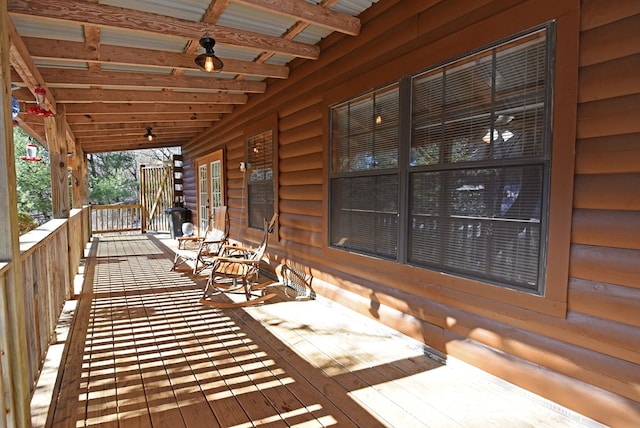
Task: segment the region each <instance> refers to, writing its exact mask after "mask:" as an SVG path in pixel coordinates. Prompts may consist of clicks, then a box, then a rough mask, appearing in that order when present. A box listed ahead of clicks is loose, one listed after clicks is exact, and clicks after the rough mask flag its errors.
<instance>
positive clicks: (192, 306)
mask: <svg viewBox="0 0 640 428" xmlns="http://www.w3.org/2000/svg"><path fill="white" fill-rule="evenodd" d="M94 239H95V240H94V243H93V246H92V254H91V256H90V258H89V260H88V261H87V268H86V275H85V285H84V290H83V292H82V294H81V296H80V298H79V303H78V306H77V309H76V313H75V319H74V322H73V326H72V331H71V333H70V338H69V340H68V343H67V345H66V346H67V348H66V352H65V354H66V361H64V362H63V369H64V370H63V371H62V372H61V377H59V380H58V382H59V385H60V388H59V392H58V399H57V402H56V403H54V407H53V408H52V409H51V411H50V412H49V418H48V425H49V426H54V427H75V426H101V427H127V426H135V427H151V426H154V427H155V426H168V427H171V428H178V427H249V426H269V427H272V426H283V427H284V426H294V425H304V426H311V427H319V426H341V427H342V426H361V427H376V426H397V427H420V426H424V427H427V426H430V427H461V426H467V427H469V426H477V427H485V426H509V427H524V426H536V427H543V426H548V427H552V426H553V427H559V426H577V425H578V424H577V423H576V420H575V418H573V417H569V416H568V415H566V414H561V413H558V412H556V411H554V409H553V408H552V406H550V405H548V404H546V403H545V402H544V401H543V400H542V399H536V400H532V399H531V397H530V396H529V395H528V394H514V388H515V387H511V386H508V385H507V384H505V383H504V382H501V381H497V380H495V379H494V378H492V377H490V376H489V375H485V374H483V373H481V372H479V371H478V370H475V369H473V368H471V367H469V366H467V365H465V364H463V363H459V362H456V363H455V364H451V363H450V364H448V365H447V366H444V365H442V364H440V363H439V362H437V361H434V360H433V359H431V358H429V356H427V355H426V353H425V350H426V348H425V347H424V346H422V345H421V344H419V343H417V342H415V341H413V340H411V339H408V338H406V337H404V336H402V335H400V334H398V333H396V332H394V331H392V330H389V329H387V328H385V327H383V326H381V325H380V324H378V323H376V322H374V321H371V320H369V319H367V318H364V317H361V316H360V315H358V314H355V313H353V312H350V311H349V310H347V309H344V308H341V307H339V306H338V305H335V304H332V303H331V302H329V301H327V300H325V299H321V298H320V299H318V300H315V301H281V302H275V303H273V304H268V305H263V306H260V307H251V308H244V309H228V310H220V309H213V308H211V307H205V306H202V305H199V304H198V303H197V302H198V299H199V297H200V294H201V292H202V289H203V286H204V284H203V283H204V280H202V279H195V278H193V277H192V276H190V275H187V274H185V273H178V272H172V271H170V268H171V265H172V256H171V253H170V251H169V250H168V249H167V248H165V247H164V246H163V245H162V244H160V243H159V241H158V240H157V239H156V238H154V237H150V236H145V235H127V236H118V237H100V238H94Z"/></svg>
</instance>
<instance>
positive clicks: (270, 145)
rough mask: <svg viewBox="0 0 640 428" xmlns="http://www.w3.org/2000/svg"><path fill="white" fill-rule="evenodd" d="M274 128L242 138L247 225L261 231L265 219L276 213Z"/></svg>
mask: <svg viewBox="0 0 640 428" xmlns="http://www.w3.org/2000/svg"><path fill="white" fill-rule="evenodd" d="M275 133H276V130H275V129H273V128H269V129H265V130H263V131H260V132H256V133H252V134H250V135H248V136H247V137H246V139H245V143H246V144H245V149H246V152H245V153H246V159H247V163H246V172H245V174H246V177H247V179H246V181H247V184H246V186H247V226H248V227H249V228H251V229H256V230H263V229H264V219H267V221H269V219H270V218H271V217H272V216H273V214H274V213H275V212H276V194H277V192H276V185H275V183H276V181H275V177H276V159H275V153H276V140H275Z"/></svg>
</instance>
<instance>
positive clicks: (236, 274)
mask: <svg viewBox="0 0 640 428" xmlns="http://www.w3.org/2000/svg"><path fill="white" fill-rule="evenodd" d="M277 218H278V214H274V215H273V217H272V218H271V221H270V222H269V223H267V220H266V219H265V221H264V237H263V238H262V242H261V243H260V245H259V246H258V247H257V248H256V249H253V250H252V249H246V248H242V247H236V246H233V245H226V246H225V249H224V251H223V253H221V255H220V256H219V257H216V258H215V259H214V260H213V264H212V269H211V273H210V274H209V279H208V280H207V286H206V287H205V289H204V292H203V294H202V297H201V298H200V303H201V304H203V305H208V306H213V307H216V308H233V307H240V306H249V305H255V304H257V303H261V302H264V301H266V300H269V299H271V298H273V297H275V296H276V294H275V293H267V292H266V287H267V286H268V285H269V284H271V283H272V282H273V281H266V282H260V281H259V274H260V263H264V262H263V261H262V257H263V256H264V253H265V251H266V249H267V244H268V242H269V234H270V233H271V232H272V231H273V228H274V225H275V223H276V220H277ZM243 292H244V295H245V298H246V301H240V302H233V301H232V302H226V301H225V302H222V301H214V300H211V299H209V297H212V296H215V295H221V294H227V293H235V294H237V293H243Z"/></svg>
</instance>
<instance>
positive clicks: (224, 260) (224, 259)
mask: <svg viewBox="0 0 640 428" xmlns="http://www.w3.org/2000/svg"><path fill="white" fill-rule="evenodd" d="M260 262H262V260H254V259H241V258H235V257H216V259H215V263H216V264H217V263H238V264H242V265H257V264H260Z"/></svg>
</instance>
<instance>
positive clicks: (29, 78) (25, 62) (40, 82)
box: [6, 19, 75, 145]
mask: <svg viewBox="0 0 640 428" xmlns="http://www.w3.org/2000/svg"><path fill="white" fill-rule="evenodd" d="M6 25H7V28H8V30H9V43H10V46H9V60H10V62H11V67H12V68H13V69H14V70H15V71H16V73H17V74H18V75H19V76H20V80H21V81H22V82H24V84H26V85H27V88H28V89H29V91H30V92H31V94H32V96H33V100H34V101H35V93H36V88H37V87H38V86H40V87H42V88H44V89H45V91H47V92H46V94H45V99H44V107H45V108H46V109H48V110H49V111H51V112H53V113H54V114H55V113H56V112H57V106H56V100H55V97H54V96H53V93H52V92H51V90H50V89H49V88H48V87H47V85H46V83H45V81H44V79H43V77H42V75H40V71H39V70H38V68H37V67H36V65H35V63H34V62H33V58H32V57H31V55H30V53H29V50H28V49H27V46H26V45H25V44H24V41H23V40H22V37H20V35H19V34H18V30H16V27H15V25H14V24H13V21H12V20H11V19H8V20H7V22H6ZM64 128H65V134H66V138H67V140H69V141H73V140H74V139H75V136H74V135H73V131H72V130H71V128H70V127H69V124H64ZM30 135H31V134H30ZM32 137H34V138H36V137H35V136H34V135H32ZM38 141H40V143H42V144H45V145H46V144H47V140H46V138H45V137H44V133H42V136H40V138H39V139H38Z"/></svg>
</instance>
